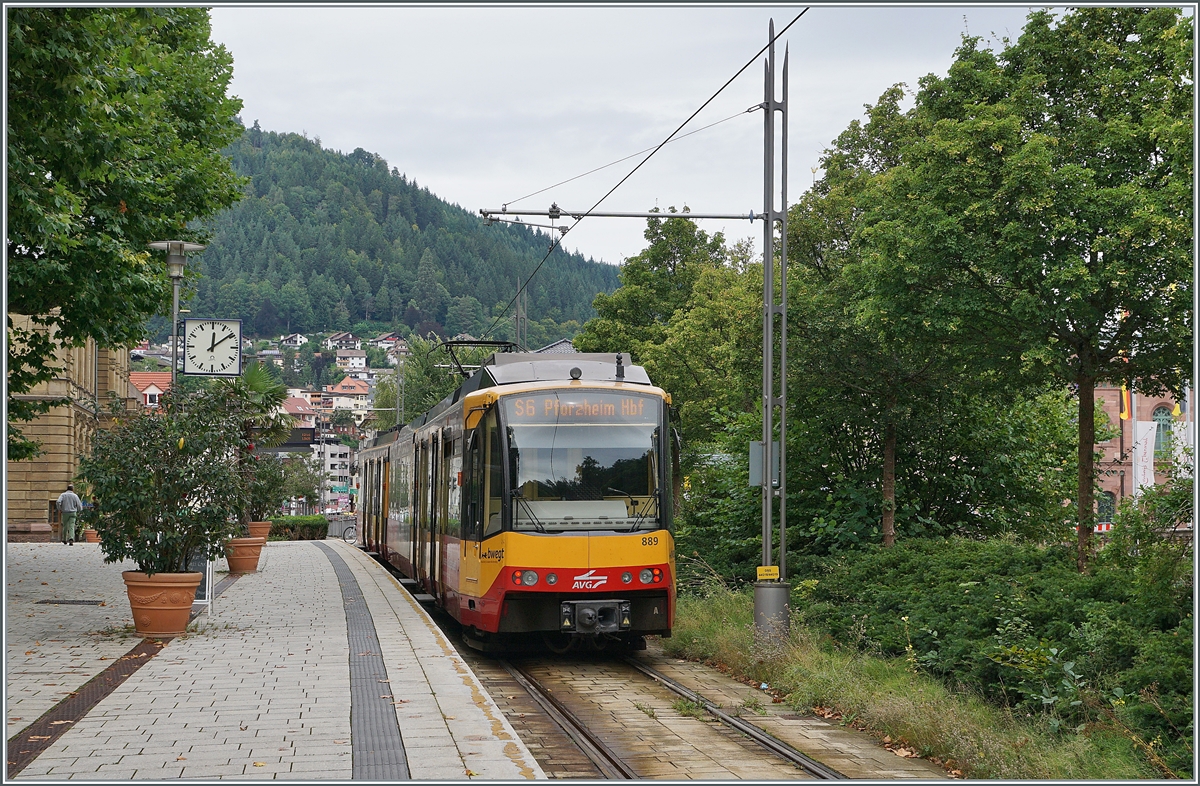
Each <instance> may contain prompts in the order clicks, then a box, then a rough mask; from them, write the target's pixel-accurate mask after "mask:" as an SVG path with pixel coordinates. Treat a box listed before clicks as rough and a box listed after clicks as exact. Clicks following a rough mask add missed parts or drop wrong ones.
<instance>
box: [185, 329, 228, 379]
mask: <svg viewBox="0 0 1200 786" xmlns="http://www.w3.org/2000/svg"><path fill="white" fill-rule="evenodd" d="M183 373H184V374H189V375H192V376H204V377H236V376H238V375H240V374H241V373H242V321H241V320H240V319H185V320H184V321H183Z"/></svg>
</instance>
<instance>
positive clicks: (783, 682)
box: [662, 566, 1167, 783]
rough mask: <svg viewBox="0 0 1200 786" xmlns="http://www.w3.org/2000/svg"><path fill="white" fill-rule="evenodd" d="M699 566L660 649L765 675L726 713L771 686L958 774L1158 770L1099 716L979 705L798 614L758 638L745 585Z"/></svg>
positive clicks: (1043, 775)
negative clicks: (786, 632) (783, 629)
mask: <svg viewBox="0 0 1200 786" xmlns="http://www.w3.org/2000/svg"><path fill="white" fill-rule="evenodd" d="M698 567H700V568H701V571H698V572H699V573H701V574H702V575H703V574H707V578H703V579H701V580H700V581H699V582H698V584H696V585H694V589H693V590H691V591H689V592H686V593H683V594H681V595H680V597H679V603H678V606H677V607H676V608H677V612H676V618H675V628H674V632H673V633H674V635H672V637H671V638H669V639H664V640H663V642H662V645H663V649H664V650H665V651H666V652H667V653H668V654H669V655H672V656H675V657H685V658H691V659H694V660H700V661H706V662H710V663H711V662H716V663H720V664H722V666H723V667H724V668H726V669H728V670H729V671H730V672H732V673H733V674H736V675H738V676H740V677H742V678H743V679H747V680H748V681H751V682H752V683H754V684H756V685H757V684H761V683H766V684H767V685H768V689H767V691H766V692H764V691H760V690H751V691H748V693H747V699H746V700H745V701H744V703H742V704H741V705H735V706H734V707H733V708H731V709H732V710H733V711H734V712H737V711H738V710H742V711H744V712H747V713H749V712H753V713H761V712H762V705H763V704H764V703H765V702H766V701H767V700H768V696H769V695H773V696H774V699H775V700H779V701H782V702H783V703H784V704H785V705H786V706H788V707H790V708H792V709H793V710H794V711H796V712H798V713H803V714H808V713H810V712H813V711H814V710H815V711H816V712H818V713H819V714H821V715H822V716H824V717H826V718H829V719H830V720H834V721H837V722H838V723H839V725H843V726H849V727H852V728H854V729H858V730H860V731H864V732H868V733H871V734H873V735H874V736H875V737H877V738H884V739H888V738H890V741H891V746H892V747H893V749H895V750H897V752H899V750H900V749H902V748H903V749H907V750H909V751H912V752H915V753H917V754H919V755H921V756H923V757H925V758H927V759H929V760H930V761H931V762H933V763H934V764H939V765H942V766H945V767H946V768H947V770H949V771H951V773H952V774H953V775H955V776H958V777H967V778H972V779H984V778H991V779H1003V780H1006V781H1025V780H1044V781H1048V782H1053V783H1062V782H1068V781H1092V780H1118V781H1129V780H1135V779H1145V778H1153V777H1156V776H1158V777H1162V776H1164V775H1167V770H1166V769H1164V767H1163V766H1162V765H1161V764H1160V763H1159V762H1154V761H1153V758H1152V757H1151V756H1148V755H1146V754H1145V751H1146V745H1147V743H1146V741H1145V740H1144V739H1142V738H1141V737H1139V736H1138V735H1137V734H1136V733H1135V732H1132V731H1131V730H1130V729H1129V728H1127V727H1122V726H1121V725H1119V724H1117V723H1116V722H1114V721H1112V720H1111V719H1108V718H1107V717H1105V719H1104V720H1101V721H1100V722H1095V723H1090V724H1089V725H1088V726H1087V728H1086V733H1082V734H1079V733H1066V729H1067V728H1068V727H1064V725H1063V724H1062V722H1061V720H1059V719H1057V718H1056V717H1055V716H1054V715H1053V714H1043V713H1041V712H1040V711H1039V712H1036V713H1029V714H1026V713H1024V712H1017V711H1014V710H1013V709H1012V708H1007V707H999V706H996V705H995V704H992V703H988V702H986V701H984V700H983V699H982V698H981V696H980V695H979V693H978V692H976V691H972V690H964V689H963V687H962V686H961V685H955V684H952V683H950V684H947V683H946V682H945V681H943V680H942V679H939V678H937V677H934V676H931V675H929V674H927V673H925V672H924V670H923V669H922V668H921V666H920V662H919V661H918V660H917V659H916V658H915V657H909V656H908V654H907V653H905V654H904V655H903V656H900V657H896V656H888V655H883V654H879V653H873V652H871V651H869V650H864V649H862V648H860V647H856V646H849V645H840V644H838V643H837V642H835V641H834V640H832V639H831V638H830V637H829V636H827V635H824V634H822V633H820V632H819V631H817V630H815V629H813V628H811V627H809V626H806V625H803V624H801V623H800V619H799V615H797V616H796V617H794V619H793V624H792V627H791V633H790V636H789V637H788V639H787V640H786V641H785V642H782V643H778V642H773V643H769V644H768V643H764V642H762V641H761V640H759V639H758V638H757V637H756V636H755V634H754V623H753V613H754V601H753V597H752V595H753V593H752V592H751V591H750V588H749V587H745V588H742V589H740V590H735V589H732V588H730V587H729V586H727V585H725V584H724V583H723V582H721V581H720V580H719V579H714V577H713V576H712V575H711V573H710V572H708V571H706V570H703V566H698ZM860 638H861V637H860ZM1064 665H1065V664H1064ZM1072 668H1074V666H1072ZM728 709H730V708H727V710H728ZM1101 714H1103V713H1101ZM1055 721H1057V727H1056V726H1055V723H1054V722H1055ZM1139 743H1140V744H1139Z"/></svg>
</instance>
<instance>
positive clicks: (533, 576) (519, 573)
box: [512, 570, 538, 587]
mask: <svg viewBox="0 0 1200 786" xmlns="http://www.w3.org/2000/svg"><path fill="white" fill-rule="evenodd" d="M512 582H513V584H520V585H522V586H525V587H532V586H533V585H534V584H537V583H538V574H537V571H535V570H514V571H513V573H512Z"/></svg>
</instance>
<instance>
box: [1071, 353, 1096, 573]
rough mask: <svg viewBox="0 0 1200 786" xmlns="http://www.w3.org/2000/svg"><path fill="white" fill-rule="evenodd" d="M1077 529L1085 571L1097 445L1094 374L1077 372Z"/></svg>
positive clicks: (1082, 570)
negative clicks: (1088, 374)
mask: <svg viewBox="0 0 1200 786" xmlns="http://www.w3.org/2000/svg"><path fill="white" fill-rule="evenodd" d="M1077 383H1078V385H1079V494H1078V499H1079V509H1078V519H1079V530H1078V533H1079V534H1078V554H1077V556H1076V564H1077V566H1078V568H1079V572H1080V573H1087V569H1088V561H1089V560H1090V559H1091V556H1092V527H1093V526H1094V522H1095V519H1096V513H1095V510H1094V506H1095V491H1094V489H1093V485H1094V483H1095V477H1094V474H1095V461H1094V459H1095V456H1094V454H1095V449H1096V378H1095V377H1092V376H1083V375H1081V376H1079V377H1078V379H1077Z"/></svg>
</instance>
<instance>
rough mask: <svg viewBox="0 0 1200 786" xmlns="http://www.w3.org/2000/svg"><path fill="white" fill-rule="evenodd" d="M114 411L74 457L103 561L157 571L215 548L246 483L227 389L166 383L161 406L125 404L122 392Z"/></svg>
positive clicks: (227, 532)
mask: <svg viewBox="0 0 1200 786" xmlns="http://www.w3.org/2000/svg"><path fill="white" fill-rule="evenodd" d="M113 417H114V422H115V424H114V426H113V428H111V429H104V430H101V431H100V432H98V433H97V434H96V437H95V440H94V442H93V444H92V450H91V452H90V453H89V454H88V455H86V456H83V457H82V458H81V460H80V467H79V477H80V478H81V479H82V480H84V481H86V482H87V483H88V485H89V487H90V488H91V491H92V493H93V496H94V500H95V503H96V519H95V527H96V530H97V531H98V532H99V535H100V550H101V551H102V552H103V553H104V561H105V562H120V561H121V560H124V559H130V560H133V561H134V562H136V563H137V566H138V570H140V571H144V572H145V573H147V574H154V573H181V572H185V571H188V570H190V566H191V564H192V561H193V559H194V558H197V557H207V558H209V559H215V558H217V557H219V556H220V555H221V554H222V553H223V551H224V543H225V541H226V540H227V539H228V538H229V537H230V536H231V535H232V534H233V530H234V525H232V524H231V521H233V519H234V518H235V516H236V514H237V511H238V507H239V506H240V504H241V500H242V498H243V496H244V493H245V488H244V485H243V478H242V475H240V474H239V473H238V471H237V468H236V465H235V462H234V460H233V458H232V457H233V455H234V454H235V453H237V452H239V451H238V449H239V447H240V445H241V435H240V434H239V431H238V425H237V422H236V420H235V419H234V418H232V417H230V414H229V411H228V408H227V406H226V401H225V399H224V395H223V394H221V393H220V392H218V391H215V390H213V389H205V390H201V391H198V392H194V393H189V392H185V391H181V390H171V391H169V392H168V393H167V394H166V395H164V396H163V399H162V401H161V405H160V407H159V410H158V411H157V412H153V413H152V412H150V411H149V410H143V409H139V410H137V411H136V412H132V413H127V412H124V411H123V410H122V409H121V408H120V403H119V402H118V403H117V404H116V405H115V406H114V409H113Z"/></svg>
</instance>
